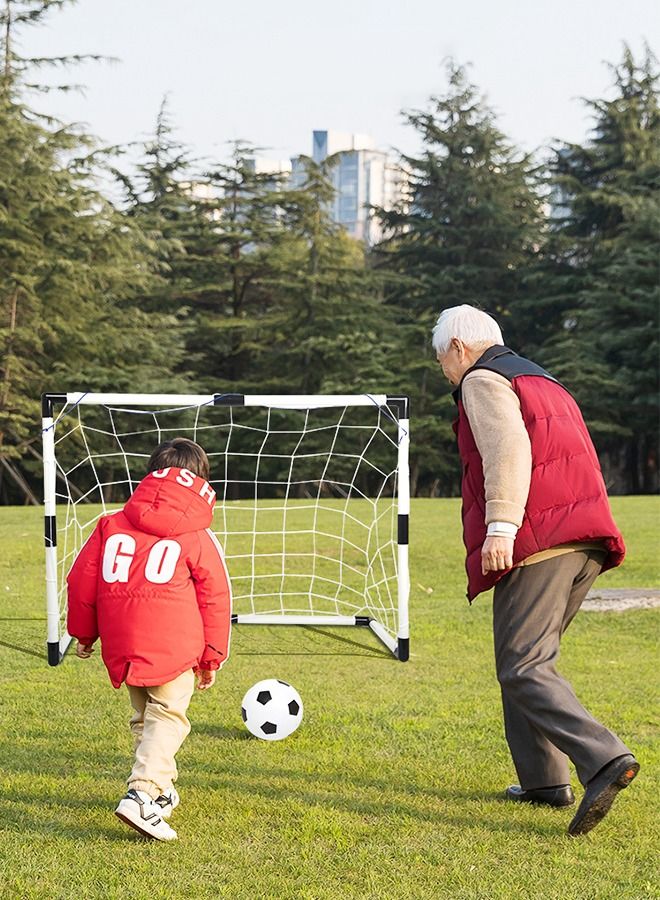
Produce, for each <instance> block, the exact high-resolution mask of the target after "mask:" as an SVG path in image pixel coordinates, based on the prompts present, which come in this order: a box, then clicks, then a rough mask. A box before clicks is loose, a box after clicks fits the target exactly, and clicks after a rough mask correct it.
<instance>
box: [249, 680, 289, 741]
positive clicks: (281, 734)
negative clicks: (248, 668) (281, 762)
mask: <svg viewBox="0 0 660 900" xmlns="http://www.w3.org/2000/svg"><path fill="white" fill-rule="evenodd" d="M241 715H242V716H243V721H244V722H245V726H246V728H247V729H248V731H249V732H250V733H251V734H253V735H254V736H255V737H258V738H261V739H262V740H264V741H281V740H282V738H285V737H288V736H289V735H290V734H293V732H294V731H295V730H296V728H297V727H298V726H299V725H300V723H301V722H302V716H303V705H302V700H301V699H300V694H299V693H298V691H297V690H296V689H295V688H294V687H291V685H290V684H288V683H287V682H286V681H279V680H278V679H277V678H267V679H266V680H265V681H258V682H257V683H256V684H253V685H252V687H251V688H250V689H249V691H248V692H247V693H246V694H245V696H244V697H243V702H242V704H241Z"/></svg>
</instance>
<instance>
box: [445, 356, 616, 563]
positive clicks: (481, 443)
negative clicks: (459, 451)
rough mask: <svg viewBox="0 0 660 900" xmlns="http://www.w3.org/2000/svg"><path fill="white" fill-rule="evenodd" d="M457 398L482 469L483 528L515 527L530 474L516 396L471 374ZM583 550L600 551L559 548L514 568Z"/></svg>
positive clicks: (486, 375) (502, 381) (483, 372)
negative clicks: (500, 524)
mask: <svg viewBox="0 0 660 900" xmlns="http://www.w3.org/2000/svg"><path fill="white" fill-rule="evenodd" d="M461 397H462V400H463V408H464V409H465V414H466V415H467V418H468V422H469V423H470V428H471V430H472V434H473V435H474V440H475V443H476V445H477V449H478V450H479V454H480V455H481V460H482V464H483V469H484V487H485V493H486V526H488V525H489V524H491V523H492V522H508V523H511V524H512V525H515V526H517V527H518V528H520V526H521V525H522V520H523V516H524V514H525V506H526V504H527V497H528V494H529V484H530V480H531V475H532V447H531V444H530V442H529V435H528V433H527V429H526V428H525V423H524V421H523V417H522V413H521V411H520V401H519V400H518V395H517V394H516V392H515V391H514V390H513V388H512V387H511V383H510V382H509V381H508V380H507V379H506V378H504V377H503V376H502V375H498V374H497V373H496V372H491V371H489V370H488V369H476V370H475V371H474V372H470V373H469V374H468V375H466V376H465V379H464V381H463V384H462V386H461ZM586 549H603V548H602V545H601V544H599V543H588V544H587V543H572V544H561V545H559V546H557V547H552V548H550V549H549V550H542V551H541V552H540V553H534V554H533V555H532V556H528V557H527V559H525V560H523V561H522V562H520V563H519V564H518V565H529V564H531V563H535V562H540V561H541V560H542V559H548V558H549V557H551V556H559V555H561V554H562V553H570V552H571V551H572V550H586Z"/></svg>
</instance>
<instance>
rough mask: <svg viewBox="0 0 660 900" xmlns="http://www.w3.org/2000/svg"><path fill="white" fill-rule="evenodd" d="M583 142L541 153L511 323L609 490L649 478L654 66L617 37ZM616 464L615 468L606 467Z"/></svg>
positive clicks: (657, 132) (657, 288) (654, 277)
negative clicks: (530, 243)
mask: <svg viewBox="0 0 660 900" xmlns="http://www.w3.org/2000/svg"><path fill="white" fill-rule="evenodd" d="M612 72H613V76H614V84H613V93H612V96H611V99H599V100H591V101H587V106H588V108H589V110H590V111H591V114H592V116H593V119H594V124H593V129H592V133H591V138H590V140H589V141H587V142H586V143H585V144H584V145H578V144H564V145H561V146H560V147H558V148H557V149H556V151H555V153H554V156H553V159H552V161H551V167H550V169H551V171H550V186H551V193H550V198H551V201H552V211H553V214H552V216H551V219H550V227H549V231H548V235H547V240H546V242H545V245H544V249H543V253H542V254H541V257H540V259H539V263H538V267H537V269H536V272H535V273H533V274H531V275H530V283H533V291H532V302H530V303H528V304H527V305H526V306H524V307H523V308H521V309H520V311H519V312H520V319H521V325H522V327H523V329H524V331H525V332H526V333H527V335H528V340H529V342H530V344H531V350H532V352H534V353H535V354H536V355H537V357H538V359H539V361H540V362H542V363H544V364H546V365H547V366H549V367H551V368H552V370H553V372H554V373H555V374H556V375H557V376H558V377H559V378H561V379H563V380H564V382H565V383H566V385H567V386H568V387H569V388H570V389H571V391H573V393H574V394H575V396H576V398H577V399H578V401H579V403H580V404H581V406H582V409H583V412H584V415H585V418H586V420H587V422H588V424H589V426H590V428H591V430H592V433H593V434H594V437H595V439H596V442H597V446H598V448H599V450H600V451H601V457H603V458H605V460H606V461H607V463H608V465H607V469H608V470H609V471H610V472H611V478H612V480H613V481H614V483H615V484H616V486H617V487H618V489H619V490H624V491H632V492H634V493H639V492H648V491H651V490H657V488H658V457H657V436H658V424H659V423H658V389H659V383H658V349H659V345H658V326H659V321H658V317H659V312H660V282H659V278H658V276H659V274H660V273H659V268H658V243H657V242H658V235H659V234H660V110H659V108H658V69H657V63H656V60H655V59H654V57H653V55H652V54H651V52H650V51H649V50H647V52H646V55H645V58H644V59H643V60H642V61H641V62H640V63H637V62H636V61H635V60H634V58H633V56H632V53H631V52H630V50H629V49H628V48H625V50H624V54H623V59H622V61H621V63H620V64H619V65H617V66H613V67H612ZM616 470H618V471H619V472H620V473H622V474H619V475H618V477H617V476H616Z"/></svg>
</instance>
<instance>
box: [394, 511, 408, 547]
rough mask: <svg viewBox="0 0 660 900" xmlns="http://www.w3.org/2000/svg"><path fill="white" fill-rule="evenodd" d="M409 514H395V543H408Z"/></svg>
mask: <svg viewBox="0 0 660 900" xmlns="http://www.w3.org/2000/svg"><path fill="white" fill-rule="evenodd" d="M409 521H410V516H409V515H408V513H400V514H399V515H398V516H397V543H398V544H408V531H409V528H408V523H409Z"/></svg>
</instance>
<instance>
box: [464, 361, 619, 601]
mask: <svg viewBox="0 0 660 900" xmlns="http://www.w3.org/2000/svg"><path fill="white" fill-rule="evenodd" d="M474 369H490V370H491V371H493V372H497V373H498V374H499V375H503V376H504V377H505V378H507V379H508V380H509V381H510V383H511V387H512V388H513V390H514V391H515V392H516V394H517V396H518V399H519V400H520V411H521V413H522V417H523V421H524V423H525V428H526V429H527V433H528V434H529V439H530V443H531V447H532V478H531V484H530V489H529V496H528V498H527V505H526V507H525V516H524V518H523V522H522V525H521V527H520V529H519V530H518V534H517V536H516V540H515V542H514V547H513V564H514V566H515V565H516V564H518V563H520V562H521V561H522V560H524V559H527V557H528V556H531V555H532V554H533V553H538V552H539V551H541V550H548V549H549V548H551V547H556V546H558V545H559V544H566V543H570V542H573V541H590V542H591V541H602V542H603V544H604V547H605V549H606V551H607V555H606V558H605V562H604V564H603V570H605V569H611V568H614V567H615V566H618V565H620V564H621V563H622V562H623V558H624V556H625V545H624V543H623V538H622V536H621V533H620V531H619V529H618V528H617V526H616V524H615V523H614V519H613V518H612V513H611V511H610V505H609V502H608V499H607V491H606V489H605V482H604V481H603V476H602V473H601V470H600V464H599V462H598V456H597V455H596V450H595V448H594V445H593V443H592V441H591V437H590V436H589V432H588V431H587V427H586V425H585V424H584V420H583V418H582V414H581V413H580V410H579V407H578V405H577V403H576V402H575V400H574V399H573V397H572V396H571V395H570V394H569V392H568V391H567V390H566V389H565V388H564V387H562V385H561V384H559V382H558V381H556V380H555V379H554V378H553V377H552V376H551V375H549V374H548V373H547V372H546V371H545V370H544V369H542V368H541V367H540V366H537V365H536V364H535V363H533V362H530V360H527V359H524V357H521V356H518V355H517V354H515V353H514V352H513V350H509V349H508V348H507V347H502V346H494V347H489V348H488V350H486V352H485V353H484V354H483V355H482V356H481V357H480V358H479V359H478V360H477V362H476V363H475V364H474V366H472V368H471V369H469V371H470V372H472V371H474ZM467 374H468V373H467V372H466V373H465V375H467ZM465 375H464V376H463V377H464V378H465ZM454 399H455V400H456V403H457V405H458V419H457V421H456V422H455V423H454V431H455V432H456V434H457V437H458V451H459V453H460V457H461V462H462V464H463V477H462V482H461V494H462V498H463V509H462V517H463V542H464V544H465V549H466V551H467V558H466V562H465V568H466V570H467V575H468V591H467V597H468V600H470V601H472V600H473V599H474V598H475V597H476V596H477V594H480V593H481V592H482V591H487V590H489V589H490V588H492V587H493V585H495V584H496V583H497V582H498V581H499V580H500V578H502V577H503V576H504V575H506V573H507V571H509V570H503V571H500V572H488V573H487V574H486V575H482V573H481V548H482V545H483V543H484V540H485V539H486V523H485V516H486V495H485V489H484V473H483V465H482V460H481V455H480V453H479V450H478V449H477V445H476V443H475V440H474V437H473V435H472V430H471V428H470V423H469V421H468V418H467V415H466V413H465V410H464V409H463V404H462V402H461V395H460V385H459V387H458V389H457V390H456V391H455V392H454Z"/></svg>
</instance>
